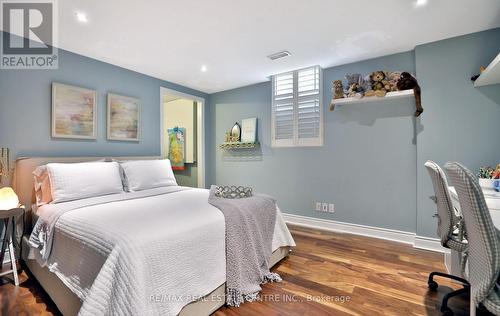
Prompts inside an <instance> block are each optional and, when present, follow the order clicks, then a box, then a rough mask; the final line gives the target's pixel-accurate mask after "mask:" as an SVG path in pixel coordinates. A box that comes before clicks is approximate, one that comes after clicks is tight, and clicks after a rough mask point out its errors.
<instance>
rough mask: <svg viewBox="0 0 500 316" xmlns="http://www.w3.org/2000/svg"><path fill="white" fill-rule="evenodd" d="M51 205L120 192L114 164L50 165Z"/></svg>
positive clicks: (119, 181) (121, 188)
mask: <svg viewBox="0 0 500 316" xmlns="http://www.w3.org/2000/svg"><path fill="white" fill-rule="evenodd" d="M47 172H48V174H49V178H50V186H51V192H52V199H53V200H52V202H53V203H59V202H66V201H73V200H79V199H84V198H89V197H93V196H100V195H108V194H115V193H123V186H122V181H121V178H120V168H119V165H118V163H117V162H82V163H49V164H47Z"/></svg>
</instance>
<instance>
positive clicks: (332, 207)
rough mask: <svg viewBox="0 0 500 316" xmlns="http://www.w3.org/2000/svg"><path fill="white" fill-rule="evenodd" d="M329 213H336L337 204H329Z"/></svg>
mask: <svg viewBox="0 0 500 316" xmlns="http://www.w3.org/2000/svg"><path fill="white" fill-rule="evenodd" d="M328 212H330V213H334V212H335V204H333V203H330V204H328Z"/></svg>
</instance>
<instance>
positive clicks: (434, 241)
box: [413, 236, 450, 252]
mask: <svg viewBox="0 0 500 316" xmlns="http://www.w3.org/2000/svg"><path fill="white" fill-rule="evenodd" d="M413 247H415V248H418V249H424V250H430V251H437V252H450V249H447V248H444V247H443V246H441V241H440V240H439V238H430V237H424V236H415V243H414V244H413Z"/></svg>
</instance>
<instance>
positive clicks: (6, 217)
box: [0, 208, 24, 286]
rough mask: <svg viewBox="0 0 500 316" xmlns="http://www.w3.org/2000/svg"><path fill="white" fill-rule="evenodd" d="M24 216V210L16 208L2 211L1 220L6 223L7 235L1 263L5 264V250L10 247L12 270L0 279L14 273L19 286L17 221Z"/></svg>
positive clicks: (5, 272)
mask: <svg viewBox="0 0 500 316" xmlns="http://www.w3.org/2000/svg"><path fill="white" fill-rule="evenodd" d="M23 214H24V208H14V209H11V210H7V211H2V210H0V220H3V222H4V227H5V229H4V231H5V235H4V238H3V241H2V248H1V252H0V263H2V264H3V258H4V256H5V249H6V247H9V255H10V266H11V269H10V270H7V271H3V272H1V273H0V277H1V276H4V275H7V274H10V273H12V274H13V275H14V283H15V284H16V286H17V285H19V278H18V277H17V266H16V254H15V253H14V240H15V238H16V221H15V219H16V218H17V217H19V216H21V215H23Z"/></svg>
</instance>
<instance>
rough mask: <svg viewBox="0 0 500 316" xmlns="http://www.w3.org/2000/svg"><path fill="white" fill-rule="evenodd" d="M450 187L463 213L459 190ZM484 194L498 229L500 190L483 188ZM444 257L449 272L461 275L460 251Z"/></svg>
mask: <svg viewBox="0 0 500 316" xmlns="http://www.w3.org/2000/svg"><path fill="white" fill-rule="evenodd" d="M449 189H450V196H451V200H452V203H453V206H454V207H455V209H457V210H458V211H459V212H460V214H461V213H462V209H461V208H460V203H459V201H458V195H457V191H455V188H454V187H451V186H450V187H449ZM483 194H484V200H485V201H486V205H487V206H488V209H489V210H490V214H491V219H492V220H493V224H494V225H495V227H496V228H497V229H500V192H496V191H494V190H483ZM444 257H445V258H444V263H445V265H446V269H447V270H448V273H450V274H454V275H459V276H460V275H461V272H460V262H459V256H458V253H457V252H456V251H453V250H452V251H451V253H450V252H446V253H445V256H444Z"/></svg>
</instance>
